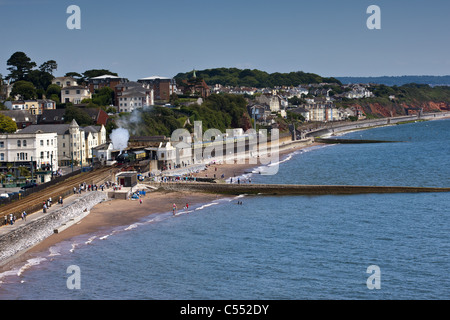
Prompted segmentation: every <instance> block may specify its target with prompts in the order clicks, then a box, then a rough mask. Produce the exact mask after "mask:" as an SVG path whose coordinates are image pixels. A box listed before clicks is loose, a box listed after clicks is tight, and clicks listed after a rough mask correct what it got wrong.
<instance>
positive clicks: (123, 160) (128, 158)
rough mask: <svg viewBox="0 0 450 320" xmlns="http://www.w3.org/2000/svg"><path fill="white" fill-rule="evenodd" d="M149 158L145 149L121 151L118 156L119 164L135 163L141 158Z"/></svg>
mask: <svg viewBox="0 0 450 320" xmlns="http://www.w3.org/2000/svg"><path fill="white" fill-rule="evenodd" d="M146 158H147V153H146V152H145V151H144V150H138V151H128V152H123V153H120V154H118V155H117V156H116V159H115V160H116V161H117V163H118V164H134V163H135V162H138V161H140V160H145V159H146Z"/></svg>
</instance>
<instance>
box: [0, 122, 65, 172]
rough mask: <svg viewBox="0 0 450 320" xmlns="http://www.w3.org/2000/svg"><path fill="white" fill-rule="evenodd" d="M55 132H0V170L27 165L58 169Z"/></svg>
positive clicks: (44, 168)
mask: <svg viewBox="0 0 450 320" xmlns="http://www.w3.org/2000/svg"><path fill="white" fill-rule="evenodd" d="M57 154H58V141H57V134H56V133H46V132H42V131H39V130H38V131H36V132H32V133H21V132H18V133H11V134H0V170H1V171H3V172H4V171H8V170H11V169H12V170H14V169H16V168H18V167H27V168H29V169H30V170H31V168H32V167H31V164H33V170H52V171H57V170H58V161H57Z"/></svg>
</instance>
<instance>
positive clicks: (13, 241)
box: [0, 191, 106, 265]
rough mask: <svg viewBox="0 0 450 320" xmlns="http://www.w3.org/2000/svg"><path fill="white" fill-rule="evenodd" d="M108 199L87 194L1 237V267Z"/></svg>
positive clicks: (103, 196) (90, 193)
mask: <svg viewBox="0 0 450 320" xmlns="http://www.w3.org/2000/svg"><path fill="white" fill-rule="evenodd" d="M105 199H106V196H105V194H104V193H103V192H100V191H95V192H89V193H86V194H85V195H83V196H80V197H79V198H77V199H75V200H74V201H73V202H72V203H70V204H68V205H66V206H64V207H61V208H60V209H57V210H55V211H52V212H49V213H47V214H44V215H43V216H42V217H40V218H39V219H36V220H33V221H29V222H28V223H26V224H24V225H22V226H20V227H19V228H17V229H14V230H11V231H10V232H7V233H5V234H3V235H1V236H0V265H1V264H3V263H5V262H6V261H7V260H8V259H10V258H11V257H13V256H15V255H16V254H18V253H20V252H23V251H25V250H27V249H29V248H31V247H32V246H34V245H36V244H38V243H39V242H40V241H42V240H44V239H45V238H47V237H49V236H51V235H52V234H53V233H54V232H55V229H58V228H60V227H61V226H62V225H66V224H69V223H70V221H71V220H76V219H77V218H79V217H81V216H83V215H86V214H87V213H88V212H89V211H90V210H91V208H92V207H94V206H95V205H97V204H98V203H100V202H102V201H103V200H105Z"/></svg>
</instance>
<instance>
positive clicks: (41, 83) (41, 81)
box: [25, 70, 54, 91]
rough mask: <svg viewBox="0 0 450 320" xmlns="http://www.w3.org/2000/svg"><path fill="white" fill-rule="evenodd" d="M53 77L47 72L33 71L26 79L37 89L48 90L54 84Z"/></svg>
mask: <svg viewBox="0 0 450 320" xmlns="http://www.w3.org/2000/svg"><path fill="white" fill-rule="evenodd" d="M53 78H54V77H53V76H52V75H51V74H50V73H48V72H45V71H41V70H32V71H30V72H29V73H28V74H27V76H26V77H25V80H26V81H29V82H31V83H33V85H34V86H35V87H36V89H42V90H44V91H45V90H47V88H48V86H49V85H51V84H52V80H53Z"/></svg>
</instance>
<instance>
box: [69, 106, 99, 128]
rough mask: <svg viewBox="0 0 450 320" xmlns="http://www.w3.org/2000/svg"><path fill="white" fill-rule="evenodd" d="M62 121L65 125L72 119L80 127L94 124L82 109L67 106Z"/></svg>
mask: <svg viewBox="0 0 450 320" xmlns="http://www.w3.org/2000/svg"><path fill="white" fill-rule="evenodd" d="M64 119H65V121H66V123H70V122H72V120H73V119H75V121H76V122H77V123H78V125H80V126H82V127H83V126H91V125H93V124H94V121H93V120H92V118H91V117H90V116H89V114H87V113H86V112H85V111H84V110H83V109H80V108H78V107H75V106H67V107H66V111H65V112H64Z"/></svg>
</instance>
